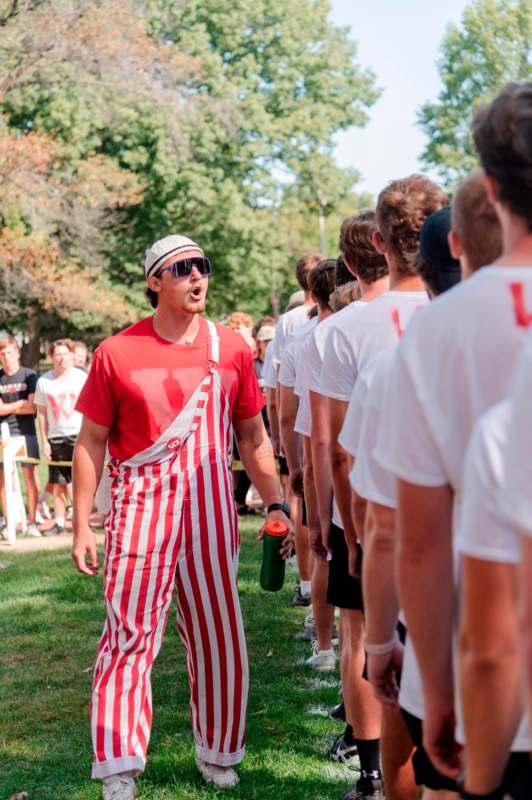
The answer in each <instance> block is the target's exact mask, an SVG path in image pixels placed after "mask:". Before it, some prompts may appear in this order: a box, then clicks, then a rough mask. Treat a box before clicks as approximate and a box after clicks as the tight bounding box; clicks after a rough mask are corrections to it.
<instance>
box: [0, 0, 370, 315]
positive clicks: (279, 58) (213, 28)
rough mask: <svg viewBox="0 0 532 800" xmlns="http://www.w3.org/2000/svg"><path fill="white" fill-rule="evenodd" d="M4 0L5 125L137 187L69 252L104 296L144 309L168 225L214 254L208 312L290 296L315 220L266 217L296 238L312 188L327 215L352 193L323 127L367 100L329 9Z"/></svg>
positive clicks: (170, 0) (256, 0) (261, 305)
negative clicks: (100, 283) (93, 266)
mask: <svg viewBox="0 0 532 800" xmlns="http://www.w3.org/2000/svg"><path fill="white" fill-rule="evenodd" d="M6 6H7V10H6V11H4V13H3V19H4V20H5V24H4V28H3V32H5V34H6V35H5V36H4V37H3V39H2V43H0V91H1V92H2V93H3V101H4V102H3V113H4V119H5V122H6V123H7V125H9V127H10V129H11V130H13V129H18V130H20V131H27V130H32V131H38V132H41V133H43V134H46V135H47V136H49V137H50V138H52V139H54V140H56V141H59V142H61V146H62V148H63V150H62V152H63V153H64V154H65V156H66V158H67V159H68V160H69V161H70V165H71V168H72V170H73V171H74V172H75V171H76V170H77V169H78V164H79V162H84V161H86V160H87V159H92V158H93V157H95V156H98V157H101V158H103V159H107V160H108V163H110V164H112V165H113V167H114V168H115V169H116V170H119V171H120V174H122V173H126V174H129V175H130V176H131V177H132V178H134V180H135V182H136V185H138V186H139V187H141V194H140V196H139V197H137V198H136V200H135V202H134V203H129V204H128V203H125V204H123V205H121V206H120V208H119V209H117V213H116V214H115V216H114V220H113V224H112V226H108V228H107V230H106V231H105V236H104V237H103V239H102V237H98V241H96V239H95V240H94V247H93V248H92V249H89V251H88V252H87V251H85V252H83V253H81V254H80V258H81V259H82V261H83V260H85V259H86V258H88V259H89V261H91V263H95V262H97V263H99V264H100V265H101V264H104V265H105V281H106V282H107V285H108V288H109V290H110V291H111V292H117V293H118V294H119V295H120V297H121V299H122V300H123V301H125V302H126V304H127V305H128V306H129V308H131V309H132V310H134V311H135V313H137V314H139V313H141V312H142V313H145V310H146V308H147V306H146V301H145V299H144V293H143V289H144V285H143V273H142V257H143V252H144V249H145V248H146V247H147V246H148V245H149V244H150V243H151V242H152V241H154V240H155V239H156V238H159V237H161V236H163V235H166V234H168V233H169V232H172V231H173V232H183V233H186V234H188V235H190V236H192V237H193V238H194V239H196V240H197V241H199V242H200V243H201V245H202V247H203V248H204V249H205V251H206V252H208V254H209V256H210V257H211V258H212V260H213V263H214V265H215V277H214V278H213V280H212V282H211V289H210V295H209V309H208V311H209V314H210V315H211V316H219V315H222V314H224V313H226V312H228V311H231V310H233V309H234V307H235V306H240V307H245V308H246V310H249V311H250V312H251V313H262V312H264V311H266V310H267V309H268V307H269V301H270V293H271V291H272V289H274V290H275V291H277V290H278V289H281V290H283V289H284V291H285V292H286V291H288V289H289V287H290V284H291V278H290V274H291V269H290V267H291V261H292V259H293V256H294V241H296V240H297V242H298V245H299V244H300V245H301V248H302V249H303V250H308V249H310V248H311V247H313V248H314V247H315V244H314V240H315V236H314V227H313V230H312V235H311V237H310V238H307V237H306V236H305V235H303V236H299V234H298V235H297V236H294V232H293V231H292V230H291V229H290V226H279V225H278V221H279V219H280V217H282V216H288V215H290V218H291V222H292V225H293V226H294V227H295V228H296V229H298V230H299V231H301V232H305V231H306V230H307V229H308V225H307V223H306V221H305V220H308V219H311V218H316V207H317V203H318V202H320V201H321V200H322V199H323V198H324V197H325V198H326V199H327V205H326V213H328V214H332V215H334V214H335V213H336V212H337V210H338V208H339V207H340V204H341V203H342V202H344V201H345V200H346V198H348V197H352V196H353V195H352V190H353V185H354V183H355V181H356V178H357V174H356V173H355V172H349V171H347V172H346V171H345V170H340V169H339V168H338V167H337V166H336V165H335V163H334V159H333V155H332V153H333V138H334V134H335V133H336V132H337V131H339V130H342V129H345V128H347V127H349V126H351V125H363V124H364V123H365V121H366V118H367V112H368V109H369V108H370V106H371V105H372V104H373V103H374V102H375V100H376V99H377V97H378V90H377V89H376V88H375V82H374V76H373V74H372V73H371V72H370V71H369V70H364V69H362V68H361V67H360V66H359V65H358V64H357V61H356V46H355V44H354V43H353V42H352V41H351V40H350V39H349V35H348V30H347V29H345V28H340V27H335V26H334V25H332V24H331V23H330V22H329V20H328V14H329V11H330V8H329V3H328V2H326V1H325V0H294V2H292V3H290V4H288V5H287V4H286V3H284V2H281V0H232V2H231V3H220V2H219V0H204V1H202V2H195V1H194V0H191V2H187V3H182V2H177V0H146V2H140V3H139V2H134V0H120V2H119V1H118V0H108V2H106V3H102V2H100V0H89V2H82V0H41V2H38V3H35V2H31V1H30V0H27V2H21V3H20V4H13V8H15V7H16V9H17V11H16V12H13V13H12V14H11V15H10V14H9V13H8V11H9V9H10V8H11V4H6ZM285 202H286V203H287V209H286V210H285V209H284V208H283V204H284V203H285ZM316 230H317V224H316ZM61 244H62V246H63V247H64V249H66V250H67V251H68V252H69V251H70V247H69V244H68V242H64V241H63V240H62V241H61ZM272 276H273V282H272ZM276 281H277V282H278V281H280V285H277V284H276ZM80 320H81V323H82V322H83V319H82V318H79V315H78V318H76V319H73V318H72V317H70V321H71V322H73V324H74V325H75V326H77V325H78V324H81V323H80ZM86 322H87V323H89V320H86Z"/></svg>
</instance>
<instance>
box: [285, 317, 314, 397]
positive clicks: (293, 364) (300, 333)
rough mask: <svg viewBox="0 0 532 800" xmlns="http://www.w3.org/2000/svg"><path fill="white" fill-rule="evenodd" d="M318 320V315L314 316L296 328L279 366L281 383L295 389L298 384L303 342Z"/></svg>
mask: <svg viewBox="0 0 532 800" xmlns="http://www.w3.org/2000/svg"><path fill="white" fill-rule="evenodd" d="M317 322H318V318H317V317H313V318H312V319H309V320H307V321H306V322H305V324H304V325H302V326H301V327H300V328H298V329H297V330H296V332H295V333H294V335H293V336H292V338H291V340H290V341H289V342H288V344H287V345H286V346H285V348H284V349H283V352H282V353H281V365H280V368H279V383H282V384H283V386H288V387H289V388H290V389H293V388H294V387H295V384H296V368H297V364H298V362H299V359H300V354H301V351H302V348H303V344H304V342H305V341H306V339H307V337H308V335H309V334H310V333H311V331H313V330H314V328H315V327H316V324H317Z"/></svg>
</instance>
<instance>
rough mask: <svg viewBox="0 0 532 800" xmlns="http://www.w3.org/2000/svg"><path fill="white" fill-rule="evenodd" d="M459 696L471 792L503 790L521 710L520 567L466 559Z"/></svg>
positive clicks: (462, 576)
mask: <svg viewBox="0 0 532 800" xmlns="http://www.w3.org/2000/svg"><path fill="white" fill-rule="evenodd" d="M461 584H462V607H461V613H462V619H461V625H460V693H461V698H462V708H463V713H464V729H465V742H466V743H465V763H466V781H465V787H466V789H467V791H469V792H473V793H474V794H482V795H483V794H488V793H489V792H492V791H495V789H498V788H499V785H500V782H501V779H502V774H503V772H504V768H505V764H506V758H507V756H508V754H509V752H510V748H511V745H512V741H513V739H514V737H515V734H516V732H517V728H518V725H519V720H520V718H521V714H522V711H523V705H522V698H521V695H520V685H519V676H520V663H519V638H520V634H519V629H518V623H517V605H516V585H515V584H516V567H514V566H513V565H509V564H497V563H494V562H490V561H481V560H479V559H476V558H472V557H470V556H464V557H463V559H462V575H461Z"/></svg>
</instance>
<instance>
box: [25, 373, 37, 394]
mask: <svg viewBox="0 0 532 800" xmlns="http://www.w3.org/2000/svg"><path fill="white" fill-rule="evenodd" d="M37 380H38V378H37V373H36V372H33V370H30V371H29V372H28V374H27V375H26V384H27V386H28V394H35V389H36V388H37Z"/></svg>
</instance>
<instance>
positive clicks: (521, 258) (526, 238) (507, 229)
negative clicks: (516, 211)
mask: <svg viewBox="0 0 532 800" xmlns="http://www.w3.org/2000/svg"><path fill="white" fill-rule="evenodd" d="M495 263H496V264H497V265H498V266H501V267H505V266H508V267H530V266H532V232H531V231H529V230H528V229H527V228H526V226H525V225H524V224H523V223H522V222H521V221H520V220H519V221H515V218H512V221H506V220H505V222H504V223H503V225H502V255H501V257H500V258H499V259H498V260H497V261H496V262H495Z"/></svg>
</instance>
